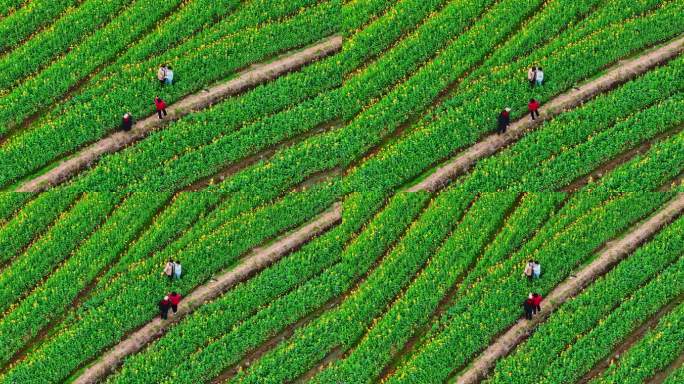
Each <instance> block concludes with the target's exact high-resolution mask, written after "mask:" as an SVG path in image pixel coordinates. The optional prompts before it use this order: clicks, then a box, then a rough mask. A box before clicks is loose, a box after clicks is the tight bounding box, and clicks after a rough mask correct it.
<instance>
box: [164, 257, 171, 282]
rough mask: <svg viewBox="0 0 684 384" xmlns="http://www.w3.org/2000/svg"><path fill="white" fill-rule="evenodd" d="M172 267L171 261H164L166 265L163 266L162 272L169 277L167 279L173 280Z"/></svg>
mask: <svg viewBox="0 0 684 384" xmlns="http://www.w3.org/2000/svg"><path fill="white" fill-rule="evenodd" d="M173 267H174V264H173V261H172V260H169V262H168V263H166V266H165V267H164V272H162V273H163V274H164V275H166V277H168V278H169V280H173V275H174V272H173Z"/></svg>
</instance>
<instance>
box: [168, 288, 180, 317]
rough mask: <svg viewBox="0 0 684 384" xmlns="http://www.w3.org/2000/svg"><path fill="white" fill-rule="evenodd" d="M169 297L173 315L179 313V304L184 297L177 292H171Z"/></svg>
mask: <svg viewBox="0 0 684 384" xmlns="http://www.w3.org/2000/svg"><path fill="white" fill-rule="evenodd" d="M167 297H168V298H169V302H170V303H171V309H172V310H173V313H176V312H178V303H180V301H181V297H182V296H181V295H179V294H178V293H176V292H171V294H170V295H168V296H167Z"/></svg>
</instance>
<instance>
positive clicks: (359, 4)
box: [341, 0, 396, 35]
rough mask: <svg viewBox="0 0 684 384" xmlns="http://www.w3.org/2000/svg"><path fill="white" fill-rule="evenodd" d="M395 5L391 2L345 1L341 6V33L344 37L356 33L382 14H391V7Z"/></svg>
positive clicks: (384, 0)
mask: <svg viewBox="0 0 684 384" xmlns="http://www.w3.org/2000/svg"><path fill="white" fill-rule="evenodd" d="M395 3H396V2H395V1H392V0H366V1H360V0H345V3H344V5H343V6H342V14H343V17H342V20H343V23H342V28H341V30H342V32H344V34H345V35H351V34H353V33H354V32H358V30H359V29H361V28H362V27H363V26H364V25H365V24H366V23H368V22H370V21H371V20H372V18H379V17H382V15H383V13H384V12H391V9H392V8H391V7H392V6H394V5H395ZM369 16H370V17H369Z"/></svg>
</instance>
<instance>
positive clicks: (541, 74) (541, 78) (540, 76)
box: [535, 67, 544, 87]
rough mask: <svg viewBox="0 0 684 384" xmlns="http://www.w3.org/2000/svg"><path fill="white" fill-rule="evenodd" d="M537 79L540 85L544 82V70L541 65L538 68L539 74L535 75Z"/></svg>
mask: <svg viewBox="0 0 684 384" xmlns="http://www.w3.org/2000/svg"><path fill="white" fill-rule="evenodd" d="M535 81H536V82H537V86H538V87H541V85H542V83H544V71H543V70H542V69H541V67H539V68H537V75H536V76H535Z"/></svg>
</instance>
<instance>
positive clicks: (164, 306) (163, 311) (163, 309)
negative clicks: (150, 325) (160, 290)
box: [158, 296, 171, 320]
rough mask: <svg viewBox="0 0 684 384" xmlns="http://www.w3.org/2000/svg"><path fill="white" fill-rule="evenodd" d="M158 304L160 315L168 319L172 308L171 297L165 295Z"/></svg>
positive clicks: (163, 318)
mask: <svg viewBox="0 0 684 384" xmlns="http://www.w3.org/2000/svg"><path fill="white" fill-rule="evenodd" d="M158 305H159V315H160V316H161V318H162V320H166V319H167V318H168V316H169V308H171V301H169V297H168V296H164V298H163V299H162V300H161V301H160V302H159V304H158Z"/></svg>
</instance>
